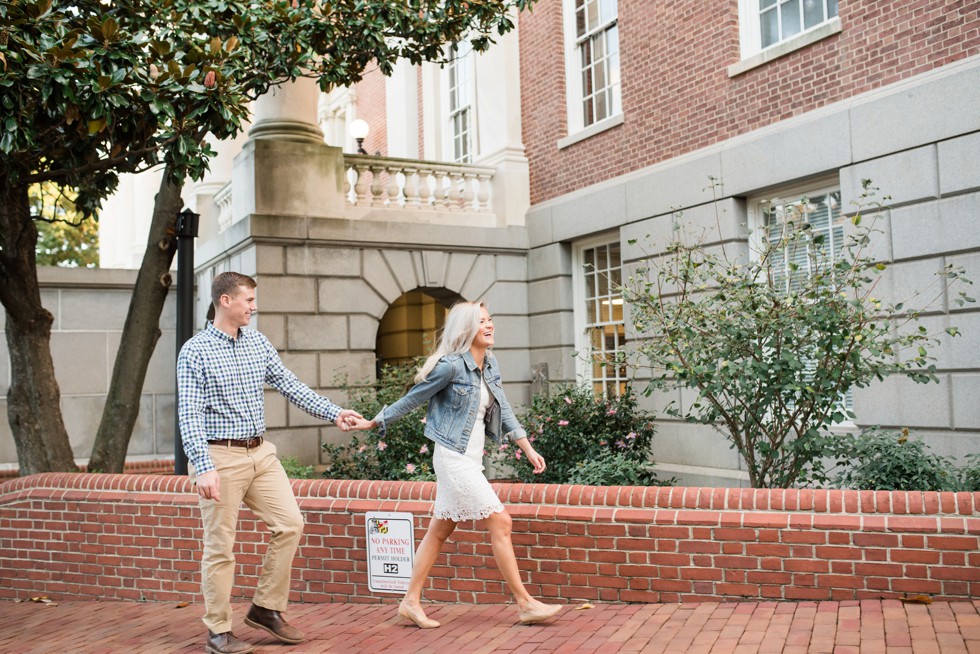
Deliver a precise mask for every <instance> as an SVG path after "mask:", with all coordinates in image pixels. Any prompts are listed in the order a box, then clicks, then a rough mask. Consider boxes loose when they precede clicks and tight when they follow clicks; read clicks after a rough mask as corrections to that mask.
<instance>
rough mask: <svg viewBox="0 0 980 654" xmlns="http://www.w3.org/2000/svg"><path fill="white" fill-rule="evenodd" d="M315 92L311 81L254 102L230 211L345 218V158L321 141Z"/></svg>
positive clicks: (244, 214) (235, 215)
mask: <svg viewBox="0 0 980 654" xmlns="http://www.w3.org/2000/svg"><path fill="white" fill-rule="evenodd" d="M318 100H319V90H318V88H317V85H316V82H314V81H313V80H311V79H300V80H297V81H296V82H293V83H291V84H286V85H284V86H282V87H277V88H275V89H272V90H271V91H269V92H268V93H267V94H265V95H263V96H262V97H260V98H259V99H258V100H256V101H255V105H254V107H253V125H252V129H251V130H249V133H248V141H247V142H246V143H245V145H244V147H243V148H242V151H241V152H240V153H239V154H238V156H237V157H236V158H235V169H234V174H233V179H232V213H233V221H234V222H237V221H239V220H241V219H243V218H245V217H247V216H254V215H261V216H298V217H304V218H306V217H330V218H339V217H342V216H343V215H344V195H343V176H344V165H343V154H342V151H341V149H340V148H335V147H330V146H328V145H326V144H325V143H324V142H323V132H322V131H321V130H320V127H319V125H317V122H316V120H317V103H318Z"/></svg>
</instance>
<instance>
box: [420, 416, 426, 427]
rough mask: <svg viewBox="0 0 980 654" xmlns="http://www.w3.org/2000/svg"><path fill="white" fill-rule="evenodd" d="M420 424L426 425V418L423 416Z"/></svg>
mask: <svg viewBox="0 0 980 654" xmlns="http://www.w3.org/2000/svg"><path fill="white" fill-rule="evenodd" d="M419 422H421V423H422V424H423V425H424V424H425V417H424V416H423V417H422V419H421V420H419Z"/></svg>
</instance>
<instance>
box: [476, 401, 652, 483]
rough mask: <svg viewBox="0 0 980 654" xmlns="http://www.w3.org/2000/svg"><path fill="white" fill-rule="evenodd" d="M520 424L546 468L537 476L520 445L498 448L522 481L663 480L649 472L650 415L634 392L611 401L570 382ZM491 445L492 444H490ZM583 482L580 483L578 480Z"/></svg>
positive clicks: (498, 457) (499, 455) (498, 456)
mask: <svg viewBox="0 0 980 654" xmlns="http://www.w3.org/2000/svg"><path fill="white" fill-rule="evenodd" d="M521 423H522V424H523V425H524V427H525V429H527V432H528V438H529V439H530V440H531V442H532V443H533V445H534V449H535V450H537V451H538V453H539V454H541V456H543V457H544V459H545V461H546V462H547V464H548V467H547V469H546V470H545V471H544V472H543V473H541V474H540V475H536V474H534V471H533V470H532V468H531V466H530V465H528V464H527V461H526V458H525V457H524V456H523V452H521V450H520V448H518V447H517V446H516V445H514V444H512V443H504V444H503V445H500V446H498V448H497V451H496V452H495V453H494V458H495V462H496V463H497V466H498V467H500V465H501V464H503V465H509V466H510V467H511V468H513V470H514V474H515V475H516V476H517V477H518V478H519V479H521V480H522V481H527V482H536V483H542V484H564V483H589V484H592V485H612V484H621V483H623V484H629V485H649V484H655V483H661V482H658V481H657V478H656V476H655V475H654V474H653V472H651V471H650V467H651V465H652V463H653V462H652V460H651V459H650V443H651V440H652V439H653V432H654V430H653V423H652V422H651V417H650V416H648V415H646V414H645V413H643V412H641V411H640V410H639V409H638V408H637V406H636V396H635V395H633V393H632V392H629V393H627V394H625V395H623V396H622V397H620V398H614V399H610V400H603V399H597V398H596V397H595V395H594V394H593V392H592V389H590V388H585V387H580V386H574V385H573V386H565V387H558V388H556V389H552V392H551V393H550V394H549V395H544V394H539V395H536V396H534V398H532V400H531V406H530V408H529V409H528V410H527V412H526V413H525V414H524V415H523V417H522V420H521ZM489 446H492V445H490V444H489V443H488V447H489ZM574 480H578V481H574Z"/></svg>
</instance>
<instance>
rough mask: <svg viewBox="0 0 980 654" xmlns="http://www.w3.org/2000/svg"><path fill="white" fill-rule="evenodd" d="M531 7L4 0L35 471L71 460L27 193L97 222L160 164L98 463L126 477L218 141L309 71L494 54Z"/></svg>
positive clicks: (8, 188) (8, 135)
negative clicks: (171, 293)
mask: <svg viewBox="0 0 980 654" xmlns="http://www.w3.org/2000/svg"><path fill="white" fill-rule="evenodd" d="M532 1H533V0H404V1H402V0H399V1H398V2H390V1H386V0H358V1H356V2H355V1H350V0H332V1H331V0H292V1H291V2H275V1H273V2H247V1H237V0H149V1H143V0H141V1H135V0H113V2H103V1H101V0H81V1H77V2H55V1H54V0H39V1H36V2H30V1H22V0H2V1H0V107H2V112H0V116H2V118H0V302H2V304H3V307H4V308H5V309H6V312H7V320H6V334H7V342H8V347H9V349H10V360H11V385H10V390H9V392H8V396H7V399H8V403H7V408H8V418H9V421H10V426H11V430H12V432H13V435H14V440H15V442H16V445H17V452H18V458H19V460H20V467H21V471H22V473H23V474H27V473H32V472H40V471H46V470H71V469H74V467H75V466H74V459H73V456H72V452H71V448H70V446H69V443H68V436H67V432H66V430H65V426H64V421H63V419H62V415H61V410H60V391H59V389H58V384H57V382H56V380H55V375H54V366H53V363H52V359H51V352H50V331H51V324H52V316H51V314H50V313H49V312H48V311H47V310H46V309H45V308H44V307H43V306H42V304H41V300H40V292H39V288H38V282H37V271H36V260H35V245H36V242H37V238H38V230H37V226H36V224H35V220H34V218H33V217H32V213H31V211H30V201H29V191H28V189H29V188H30V187H31V186H32V185H35V184H38V183H51V184H55V185H57V186H58V187H63V188H72V189H75V190H77V196H76V197H75V198H74V201H75V207H76V208H77V210H78V211H79V212H80V214H81V216H83V217H84V216H87V215H91V214H93V213H94V212H95V211H96V210H97V208H98V207H99V206H100V203H101V202H102V200H103V199H104V198H105V197H106V196H107V195H109V194H111V193H112V191H113V190H114V189H115V188H116V185H117V182H118V176H119V174H121V173H129V172H139V171H142V170H146V169H148V168H150V167H154V166H158V165H163V166H164V167H165V175H164V179H163V182H162V184H161V187H160V192H159V193H158V195H157V198H156V203H155V207H154V215H153V219H152V224H151V228H150V233H149V234H148V238H147V248H146V251H145V254H144V259H143V264H142V266H141V269H140V272H139V276H138V279H137V283H136V287H135V289H134V292H133V301H132V303H131V305H130V310H129V314H128V315H127V318H126V323H125V326H124V332H123V336H122V343H121V346H120V350H119V353H118V355H117V364H116V367H115V369H114V372H113V377H112V382H111V386H110V393H109V398H108V400H107V404H106V410H105V414H104V417H103V423H102V426H101V427H100V430H99V434H98V436H97V443H96V446H95V450H94V451H93V456H92V462H91V465H92V467H94V468H97V469H103V470H119V469H121V467H122V462H123V460H124V456H125V451H126V445H127V444H128V441H129V436H130V434H131V432H132V426H133V423H134V422H135V419H136V415H137V413H138V407H139V395H140V391H141V389H142V385H143V379H144V377H145V372H146V368H147V365H148V362H149V358H150V355H151V354H152V352H153V348H154V346H155V344H156V341H157V339H158V338H159V335H160V329H159V317H160V313H161V311H162V308H163V304H164V301H165V298H166V295H167V289H168V287H169V285H170V283H171V281H170V276H169V274H168V270H169V268H170V264H171V262H172V260H173V257H174V254H175V252H176V240H175V235H174V232H175V222H176V214H177V212H178V211H179V210H180V208H181V201H180V192H181V188H182V184H183V182H184V180H185V179H186V178H187V177H191V178H194V179H197V178H199V177H201V176H202V175H203V174H204V172H205V171H206V169H207V162H208V158H209V157H210V156H211V155H213V151H212V150H211V148H210V147H209V145H208V142H207V141H206V140H205V136H206V135H208V134H210V135H212V136H213V137H214V138H217V139H224V138H229V137H233V136H234V135H235V134H237V133H238V132H239V131H240V130H241V129H242V125H243V122H244V121H245V120H246V119H247V117H248V101H249V100H251V99H254V98H256V97H258V96H259V95H261V94H263V93H265V92H267V91H268V90H269V89H270V88H271V87H273V86H275V85H278V84H282V83H285V82H288V81H291V80H294V79H296V78H298V77H304V76H305V77H313V78H316V79H317V80H318V81H319V84H320V87H321V88H322V89H325V90H326V89H329V88H331V87H333V86H338V85H347V84H350V83H352V82H355V81H357V80H358V79H359V78H360V76H361V74H362V72H363V70H364V69H365V67H366V66H368V65H369V64H371V65H377V66H378V68H379V69H380V70H381V71H382V72H384V73H389V72H390V71H391V70H392V68H393V66H394V64H395V62H396V61H398V60H399V59H407V60H408V61H410V62H412V63H420V62H422V61H425V60H439V59H441V58H442V57H443V53H444V47H443V46H444V44H445V43H446V42H447V41H458V40H461V39H464V38H465V39H468V40H470V41H471V42H472V43H473V48H474V49H475V50H477V51H481V50H485V49H486V48H487V47H488V46H489V44H490V43H491V39H492V36H493V35H494V34H503V33H505V32H507V31H508V30H510V29H512V27H513V22H512V12H513V11H514V10H520V9H523V8H525V7H527V6H528V5H530V3H531V2H532Z"/></svg>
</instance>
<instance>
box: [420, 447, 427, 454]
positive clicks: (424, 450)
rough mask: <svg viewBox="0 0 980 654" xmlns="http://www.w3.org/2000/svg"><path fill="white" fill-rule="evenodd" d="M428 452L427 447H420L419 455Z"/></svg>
mask: <svg viewBox="0 0 980 654" xmlns="http://www.w3.org/2000/svg"><path fill="white" fill-rule="evenodd" d="M428 451H429V446H428V445H423V446H422V447H420V448H419V454H425V453H427V452H428Z"/></svg>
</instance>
